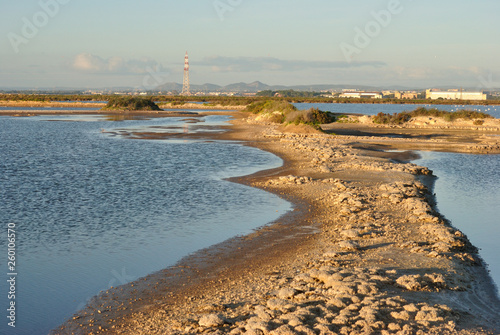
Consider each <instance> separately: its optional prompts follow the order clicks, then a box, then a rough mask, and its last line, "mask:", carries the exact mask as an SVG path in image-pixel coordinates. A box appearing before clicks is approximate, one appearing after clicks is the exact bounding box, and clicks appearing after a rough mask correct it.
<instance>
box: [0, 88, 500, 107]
mask: <svg viewBox="0 0 500 335" xmlns="http://www.w3.org/2000/svg"><path fill="white" fill-rule="evenodd" d="M272 92H283V94H284V95H283V94H282V96H281V97H279V96H276V97H275V96H274V94H272ZM257 94H258V95H257V96H254V97H235V96H179V95H158V94H150V95H145V96H141V97H147V98H151V99H152V100H153V101H156V102H160V103H169V102H170V103H176V104H182V103H188V102H204V103H207V104H214V105H226V106H227V105H230V106H246V105H249V104H251V103H252V102H255V101H263V100H276V101H286V102H290V103H301V102H310V103H346V104H349V103H356V104H359V103H365V104H433V105H499V104H500V100H498V99H495V100H478V101H472V100H444V99H443V100H430V99H394V98H385V99H360V98H340V97H333V98H331V97H323V96H320V95H319V94H320V93H319V92H299V91H294V90H286V91H270V90H268V91H261V92H259V93H257ZM259 94H260V95H259ZM270 94H272V96H266V95H270ZM294 95H295V96H294ZM301 95H302V96H301ZM118 96H123V95H118ZM127 96H129V95H127ZM115 97H117V95H116V94H102V95H100V94H27V93H22V94H6V93H5V94H0V101H40V102H55V101H80V102H86V101H109V100H110V99H112V98H115Z"/></svg>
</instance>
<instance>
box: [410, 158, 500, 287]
mask: <svg viewBox="0 0 500 335" xmlns="http://www.w3.org/2000/svg"><path fill="white" fill-rule="evenodd" d="M419 154H420V155H421V157H422V158H421V159H418V160H415V161H414V162H415V163H416V164H418V165H423V166H427V167H428V168H430V169H431V170H433V172H434V175H436V176H437V177H438V178H437V179H436V182H435V186H434V192H435V193H436V198H437V206H438V209H439V212H440V213H441V214H443V215H444V216H445V217H446V218H447V219H449V220H451V222H452V225H453V226H454V227H456V228H458V229H460V230H461V231H462V232H464V233H465V234H466V235H467V237H468V238H469V239H470V241H471V242H472V244H473V245H475V246H476V247H478V248H479V249H480V250H479V253H480V255H481V257H482V258H483V259H484V261H485V262H486V263H487V264H488V269H489V270H490V275H491V277H492V279H493V280H494V282H495V283H496V286H497V288H498V287H499V285H500V258H499V257H498V255H499V254H500V243H499V242H498V241H499V240H500V206H499V201H500V155H470V154H457V153H445V152H426V151H422V152H419Z"/></svg>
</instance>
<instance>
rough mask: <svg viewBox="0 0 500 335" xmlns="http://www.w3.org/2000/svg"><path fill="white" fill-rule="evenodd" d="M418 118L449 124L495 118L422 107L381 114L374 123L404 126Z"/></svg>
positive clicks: (477, 113)
mask: <svg viewBox="0 0 500 335" xmlns="http://www.w3.org/2000/svg"><path fill="white" fill-rule="evenodd" d="M418 116H427V117H437V118H442V119H444V120H445V121H448V122H453V121H455V120H458V119H463V120H477V119H488V118H493V117H492V116H491V115H489V114H486V113H482V112H475V111H471V110H459V111H456V112H447V111H443V110H439V109H436V108H432V109H427V108H425V107H420V108H417V109H415V110H413V111H411V112H407V111H404V112H401V113H394V114H386V113H382V112H381V113H378V114H377V115H375V116H374V117H373V122H374V123H379V124H403V123H406V122H408V121H410V120H411V119H412V118H414V117H418Z"/></svg>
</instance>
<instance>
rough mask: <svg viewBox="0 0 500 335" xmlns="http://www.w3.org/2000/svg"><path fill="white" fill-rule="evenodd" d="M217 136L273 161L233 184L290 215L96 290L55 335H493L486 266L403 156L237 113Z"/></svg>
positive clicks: (497, 312) (495, 326)
mask: <svg viewBox="0 0 500 335" xmlns="http://www.w3.org/2000/svg"><path fill="white" fill-rule="evenodd" d="M471 136H473V135H471ZM217 138H219V139H231V140H244V141H246V143H247V145H252V146H256V147H258V148H261V149H263V150H267V151H270V152H272V153H274V154H276V155H278V156H280V157H281V158H283V160H284V165H283V166H282V167H281V168H278V169H273V170H268V171H261V172H259V173H257V174H255V175H252V176H247V177H244V178H238V179H235V180H233V181H235V182H240V183H245V184H248V185H252V186H254V187H259V188H262V189H265V190H267V191H269V192H273V193H275V194H278V195H280V196H281V197H283V198H285V199H287V200H289V201H291V202H292V203H294V205H295V208H294V211H292V212H290V213H289V214H287V215H285V216H283V217H281V218H280V219H279V220H277V221H276V222H273V223H271V224H269V225H266V226H265V227H262V228H261V229H258V230H256V231H255V232H254V233H252V234H250V235H247V236H242V237H236V238H233V239H231V240H228V241H226V242H224V243H221V244H219V245H216V246H213V247H211V248H208V249H205V250H201V251H199V252H198V253H196V254H194V255H191V256H189V257H186V258H185V259H183V260H181V261H180V262H179V263H178V264H177V265H176V266H174V267H171V268H169V269H165V270H163V271H160V272H158V273H155V274H152V275H150V276H147V277H145V278H142V279H139V280H137V281H136V282H133V283H130V284H126V285H123V286H120V287H117V288H112V289H110V290H108V291H106V292H103V293H101V294H100V295H99V296H97V297H95V298H94V299H93V300H92V301H91V302H90V303H89V306H88V307H87V308H86V309H84V310H82V311H80V312H79V313H78V314H76V315H74V317H73V318H71V319H70V320H68V321H67V322H66V323H64V324H63V325H61V326H60V327H59V328H57V329H56V330H54V332H53V333H54V334H351V335H353V334H499V333H500V318H499V316H500V301H499V300H498V299H497V296H496V291H495V288H494V286H493V284H492V282H491V279H490V277H489V276H488V273H487V271H486V269H485V266H484V264H483V262H482V260H481V259H480V258H479V256H478V254H477V250H476V248H475V247H474V246H473V245H471V244H470V242H469V240H468V239H467V237H466V236H465V235H464V234H463V233H462V232H460V231H459V230H457V229H455V228H454V227H453V226H452V225H451V223H450V222H448V221H447V220H446V219H445V218H443V217H442V216H441V215H440V214H439V213H438V212H437V211H436V209H435V206H434V205H435V204H434V198H433V196H432V186H433V181H434V178H435V177H434V176H433V175H432V172H431V171H429V170H428V169H427V168H425V167H420V166H416V165H415V164H412V163H407V162H406V160H407V159H410V158H411V157H412V154H411V152H406V153H397V154H396V153H391V154H389V153H388V154H384V152H382V151H380V150H378V149H377V148H378V146H380V144H377V143H375V144H374V145H372V144H371V143H369V141H368V140H367V139H365V140H363V141H358V140H357V139H356V137H355V136H351V135H349V136H333V135H329V134H324V133H320V132H317V131H315V130H314V129H311V128H308V127H302V126H289V127H283V126H278V125H275V124H270V123H266V122H265V121H264V120H257V119H255V118H254V117H252V116H249V115H248V114H245V113H235V119H234V121H233V126H232V131H231V132H227V133H224V134H219V135H217ZM380 140H384V141H387V142H384V143H386V144H387V143H389V142H390V139H388V138H384V137H378V138H376V139H374V141H375V142H377V141H380ZM410 140H411V139H410ZM410 140H409V141H410ZM419 140H422V139H419ZM410 142H411V141H410ZM448 142H449V143H448V144H449V148H450V150H452V149H453V145H454V143H453V142H450V141H448ZM462 142H463V141H462ZM462 142H460V141H457V142H456V143H455V144H456V145H457V148H460V146H461V145H463V143H462ZM405 143H406V142H404V141H403V140H401V139H398V140H395V141H393V142H390V144H391V148H397V146H398V145H402V146H403V147H404V145H405ZM374 148H375V149H377V150H375V149H374ZM370 153H373V154H370ZM395 155H396V156H395ZM396 160H399V161H400V162H399V163H397V162H396ZM235 219H236V218H235Z"/></svg>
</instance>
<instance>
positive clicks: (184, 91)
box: [181, 51, 191, 95]
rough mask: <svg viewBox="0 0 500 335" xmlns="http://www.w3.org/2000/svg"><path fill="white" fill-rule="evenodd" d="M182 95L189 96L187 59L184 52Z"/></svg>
mask: <svg viewBox="0 0 500 335" xmlns="http://www.w3.org/2000/svg"><path fill="white" fill-rule="evenodd" d="M181 94H182V95H191V92H190V91H189V58H188V53H187V51H186V56H185V57H184V79H183V81H182V92H181Z"/></svg>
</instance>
